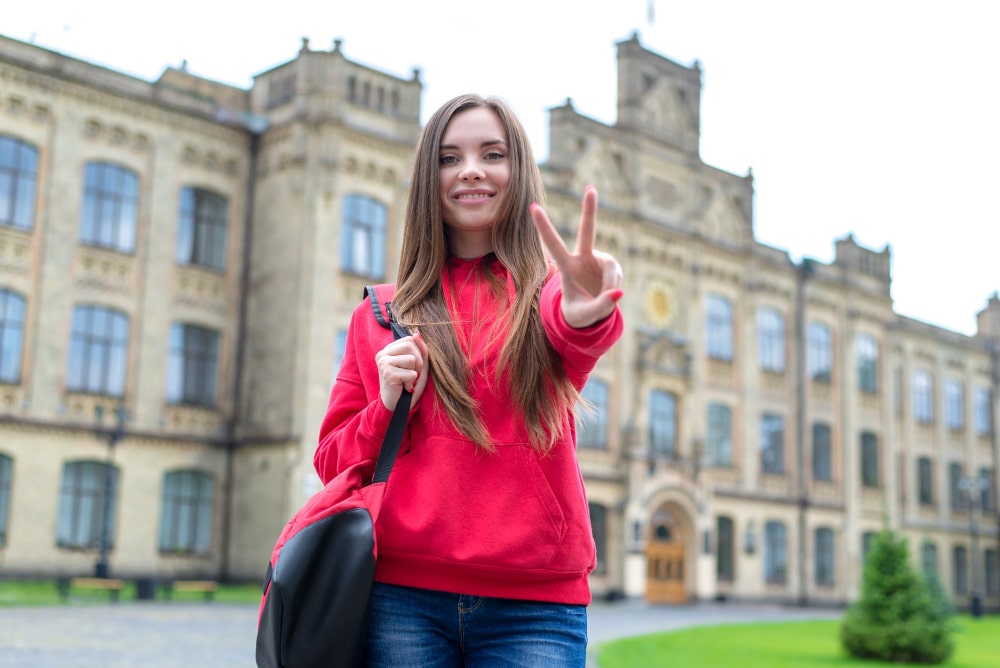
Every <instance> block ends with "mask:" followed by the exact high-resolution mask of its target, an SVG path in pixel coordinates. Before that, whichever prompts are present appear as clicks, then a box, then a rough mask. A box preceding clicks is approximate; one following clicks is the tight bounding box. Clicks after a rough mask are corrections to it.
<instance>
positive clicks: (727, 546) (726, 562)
mask: <svg viewBox="0 0 1000 668" xmlns="http://www.w3.org/2000/svg"><path fill="white" fill-rule="evenodd" d="M715 579H716V581H718V582H735V581H736V522H735V521H734V520H733V518H732V517H729V516H728V515H719V516H717V517H716V518H715Z"/></svg>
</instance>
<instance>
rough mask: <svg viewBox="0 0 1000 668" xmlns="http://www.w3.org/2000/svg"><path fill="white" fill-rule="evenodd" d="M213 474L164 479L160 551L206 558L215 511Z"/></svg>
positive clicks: (190, 473) (170, 475) (183, 473)
mask: <svg viewBox="0 0 1000 668" xmlns="http://www.w3.org/2000/svg"><path fill="white" fill-rule="evenodd" d="M213 499H214V480H213V478H212V474H210V473H204V472H202V471H194V470H182V471H170V472H169V473H167V474H166V475H165V476H164V477H163V505H162V513H161V516H160V551H161V552H170V553H184V554H208V552H209V551H210V549H211V547H212V518H213V507H214V501H213Z"/></svg>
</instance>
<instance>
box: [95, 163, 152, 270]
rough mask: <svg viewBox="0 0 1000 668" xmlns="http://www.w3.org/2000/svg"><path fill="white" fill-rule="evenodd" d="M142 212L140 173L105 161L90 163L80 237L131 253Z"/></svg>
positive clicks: (98, 244)
mask: <svg viewBox="0 0 1000 668" xmlns="http://www.w3.org/2000/svg"><path fill="white" fill-rule="evenodd" d="M138 215H139V177H138V176H136V174H135V172H133V171H131V170H128V169H125V168H124V167H119V166H117V165H111V164H108V163H104V162H90V163H87V167H86V170H85V173H84V185H83V208H82V209H81V211H80V241H81V242H83V243H85V244H89V245H91V246H102V247H104V248H111V249H113V250H117V251H121V252H123V253H131V252H132V251H133V250H135V232H136V226H137V221H138Z"/></svg>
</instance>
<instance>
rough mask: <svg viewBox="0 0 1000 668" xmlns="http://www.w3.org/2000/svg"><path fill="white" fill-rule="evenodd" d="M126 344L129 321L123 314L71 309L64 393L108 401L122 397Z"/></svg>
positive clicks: (101, 309)
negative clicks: (87, 395)
mask: <svg viewBox="0 0 1000 668" xmlns="http://www.w3.org/2000/svg"><path fill="white" fill-rule="evenodd" d="M128 341H129V317H128V316H127V315H126V314H124V313H121V312H119V311H116V310H114V309H110V308H106V307H103V306H77V307H76V308H75V309H73V325H72V331H71V334H70V347H69V372H68V374H67V378H66V386H67V389H69V390H70V391H72V392H88V393H91V394H102V395H106V396H110V397H122V396H124V395H125V380H126V376H127V373H128Z"/></svg>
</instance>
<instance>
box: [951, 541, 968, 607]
mask: <svg viewBox="0 0 1000 668" xmlns="http://www.w3.org/2000/svg"><path fill="white" fill-rule="evenodd" d="M952 555H953V556H952V570H953V574H954V578H955V580H954V584H955V593H956V594H959V595H964V594H968V593H969V555H968V552H967V551H966V549H965V546H964V545H956V546H955V549H954V550H953V551H952Z"/></svg>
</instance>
